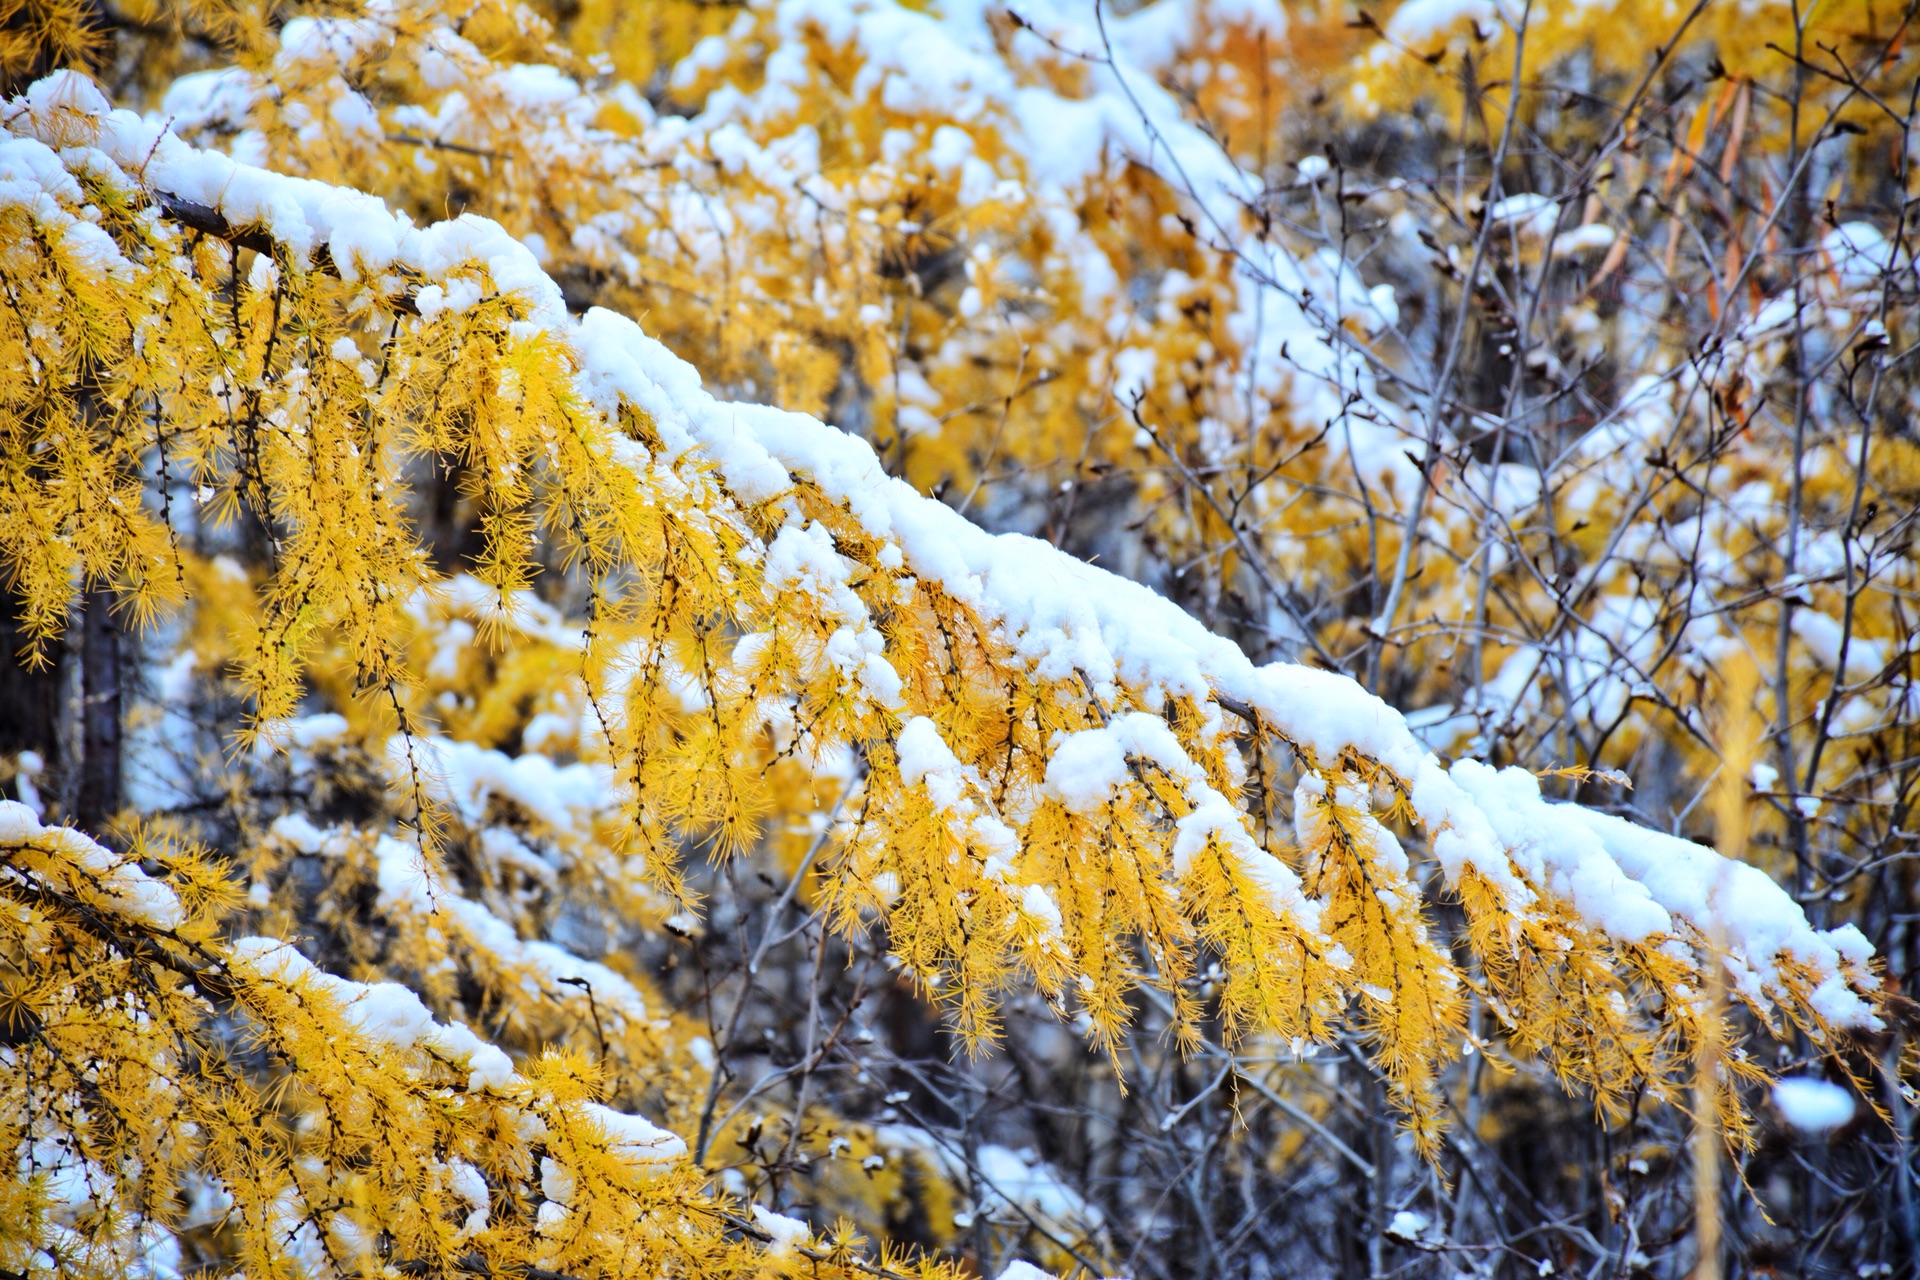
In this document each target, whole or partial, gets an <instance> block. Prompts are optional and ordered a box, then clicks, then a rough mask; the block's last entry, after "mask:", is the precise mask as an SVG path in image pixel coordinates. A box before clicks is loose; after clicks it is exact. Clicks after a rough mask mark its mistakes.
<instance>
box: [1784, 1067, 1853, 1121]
mask: <svg viewBox="0 0 1920 1280" xmlns="http://www.w3.org/2000/svg"><path fill="white" fill-rule="evenodd" d="M1773 1105H1774V1106H1775V1107H1778V1108H1779V1110H1780V1114H1781V1115H1782V1116H1784V1117H1785V1118H1786V1121H1787V1123H1788V1124H1790V1125H1792V1126H1793V1127H1794V1128H1796V1129H1804V1130H1806V1131H1807V1132H1808V1133H1825V1132H1827V1131H1828V1130H1829V1129H1838V1128H1839V1127H1840V1126H1841V1125H1844V1124H1846V1123H1847V1122H1848V1121H1849V1120H1851V1119H1853V1112H1854V1101H1853V1095H1852V1094H1851V1093H1849V1092H1847V1091H1846V1090H1845V1089H1842V1088H1841V1087H1840V1086H1839V1085H1837V1084H1830V1083H1828V1082H1827V1081H1825V1080H1821V1079H1818V1078H1816V1077H1813V1076H1789V1077H1787V1078H1786V1079H1784V1080H1777V1081H1775V1082H1774V1086H1773Z"/></svg>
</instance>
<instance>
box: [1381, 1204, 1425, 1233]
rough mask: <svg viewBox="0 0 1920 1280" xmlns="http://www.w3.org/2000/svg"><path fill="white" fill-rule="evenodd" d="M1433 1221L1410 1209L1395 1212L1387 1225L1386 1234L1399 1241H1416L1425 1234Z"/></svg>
mask: <svg viewBox="0 0 1920 1280" xmlns="http://www.w3.org/2000/svg"><path fill="white" fill-rule="evenodd" d="M1432 1225H1433V1220H1432V1219H1431V1218H1429V1217H1427V1215H1426V1214H1424V1213H1419V1212H1416V1211H1415V1210H1412V1209H1400V1210H1396V1211H1395V1213H1394V1215H1393V1218H1392V1219H1391V1220H1390V1221H1389V1222H1388V1223H1387V1234H1388V1235H1390V1236H1394V1237H1396V1238H1398V1239H1401V1240H1418V1239H1419V1238H1420V1237H1421V1236H1422V1235H1424V1234H1425V1233H1426V1230H1427V1228H1428V1227H1430V1226H1432Z"/></svg>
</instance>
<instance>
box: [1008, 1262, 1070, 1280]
mask: <svg viewBox="0 0 1920 1280" xmlns="http://www.w3.org/2000/svg"><path fill="white" fill-rule="evenodd" d="M999 1280H1058V1278H1057V1277H1056V1276H1055V1275H1054V1274H1053V1272H1051V1271H1042V1270H1041V1269H1040V1268H1039V1267H1036V1266H1034V1265H1033V1264H1032V1263H1031V1262H1028V1261H1026V1260H1025V1259H1023V1258H1015V1259H1014V1260H1013V1261H1012V1262H1009V1263H1008V1264H1007V1265H1006V1267H1005V1268H1004V1269H1003V1270H1002V1271H1001V1272H1000V1277H999Z"/></svg>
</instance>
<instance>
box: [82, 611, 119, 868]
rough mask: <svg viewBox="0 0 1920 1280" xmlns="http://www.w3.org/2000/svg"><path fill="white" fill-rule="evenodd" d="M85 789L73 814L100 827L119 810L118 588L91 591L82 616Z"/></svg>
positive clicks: (89, 827)
mask: <svg viewBox="0 0 1920 1280" xmlns="http://www.w3.org/2000/svg"><path fill="white" fill-rule="evenodd" d="M81 628H82V630H81V638H80V683H81V701H80V708H81V711H80V717H81V758H80V788H79V795H78V798H77V800H76V801H75V810H76V811H75V814H74V817H75V819H76V821H77V822H78V823H79V825H80V827H81V829H82V830H84V831H87V832H98V831H99V830H100V829H101V827H103V826H104V825H105V824H106V822H107V820H108V819H110V818H112V817H113V815H114V814H116V813H118V812H119V811H120V625H119V620H118V619H116V618H115V617H114V616H113V592H112V591H110V590H106V589H103V588H96V589H94V590H91V591H89V592H87V597H86V609H85V612H84V613H83V614H82V616H81Z"/></svg>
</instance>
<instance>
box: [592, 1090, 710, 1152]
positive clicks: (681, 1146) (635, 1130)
mask: <svg viewBox="0 0 1920 1280" xmlns="http://www.w3.org/2000/svg"><path fill="white" fill-rule="evenodd" d="M582 1109H583V1111H584V1113H585V1114H586V1115H587V1116H588V1117H589V1118H590V1119H592V1120H593V1122H594V1123H595V1124H597V1125H599V1126H600V1128H601V1130H602V1131H603V1132H604V1133H605V1134H606V1135H607V1139H608V1142H607V1146H608V1149H609V1150H611V1151H613V1152H616V1153H617V1154H619V1155H621V1156H624V1157H626V1158H627V1159H629V1160H638V1161H642V1162H646V1161H662V1160H678V1159H679V1158H680V1157H681V1156H684V1155H686V1154H687V1144H686V1143H685V1142H683V1141H681V1139H680V1137H679V1136H678V1135H677V1134H672V1133H669V1132H667V1131H666V1130H665V1129H662V1128H660V1127H659V1126H658V1125H656V1124H654V1123H653V1122H652V1121H650V1120H647V1119H645V1118H644V1117H641V1116H634V1115H628V1114H626V1113H625V1112H621V1111H615V1110H613V1109H612V1108H611V1107H603V1106H601V1105H600V1104H599V1103H597V1102H589V1103H586V1104H585V1106H584V1107H583V1108H582Z"/></svg>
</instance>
